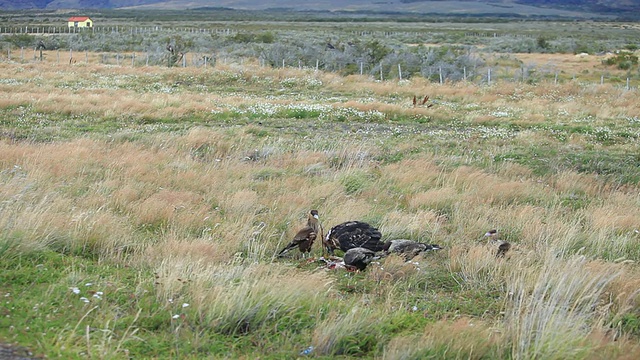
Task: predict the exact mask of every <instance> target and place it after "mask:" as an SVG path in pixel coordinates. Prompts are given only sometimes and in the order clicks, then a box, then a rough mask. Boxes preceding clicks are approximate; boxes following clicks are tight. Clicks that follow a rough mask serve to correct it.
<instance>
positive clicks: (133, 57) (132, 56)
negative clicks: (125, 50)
mask: <svg viewBox="0 0 640 360" xmlns="http://www.w3.org/2000/svg"><path fill="white" fill-rule="evenodd" d="M135 60H136V53H133V54H131V67H135V66H136V63H135Z"/></svg>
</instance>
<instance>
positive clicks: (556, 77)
mask: <svg viewBox="0 0 640 360" xmlns="http://www.w3.org/2000/svg"><path fill="white" fill-rule="evenodd" d="M553 84H554V85H558V72H556V76H555V77H554V79H553Z"/></svg>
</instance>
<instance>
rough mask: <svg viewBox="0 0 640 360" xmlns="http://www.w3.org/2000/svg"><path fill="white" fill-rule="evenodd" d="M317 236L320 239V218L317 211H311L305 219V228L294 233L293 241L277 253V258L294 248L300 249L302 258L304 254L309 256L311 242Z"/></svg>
mask: <svg viewBox="0 0 640 360" xmlns="http://www.w3.org/2000/svg"><path fill="white" fill-rule="evenodd" d="M318 236H320V237H322V225H321V224H320V217H319V216H318V210H311V211H310V212H309V218H308V219H307V226H305V227H303V228H302V229H300V230H299V231H298V232H297V233H296V235H295V236H294V237H293V240H291V242H290V243H289V244H288V245H287V246H285V248H284V249H282V250H281V251H280V252H279V253H278V256H279V257H280V256H283V255H284V254H286V253H287V252H289V250H291V249H293V248H295V247H298V248H299V249H300V252H301V253H302V254H303V256H304V255H305V254H310V253H311V247H312V246H313V242H314V241H315V240H316V238H317V237H318Z"/></svg>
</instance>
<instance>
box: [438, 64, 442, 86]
mask: <svg viewBox="0 0 640 360" xmlns="http://www.w3.org/2000/svg"><path fill="white" fill-rule="evenodd" d="M438 76H440V85H442V66H438Z"/></svg>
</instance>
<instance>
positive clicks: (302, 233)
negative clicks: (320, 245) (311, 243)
mask: <svg viewBox="0 0 640 360" xmlns="http://www.w3.org/2000/svg"><path fill="white" fill-rule="evenodd" d="M317 236H318V234H316V232H315V230H314V229H313V228H312V227H311V226H305V227H303V228H302V229H300V230H299V231H298V232H297V233H296V235H295V236H294V237H293V241H292V243H296V244H299V243H301V242H303V241H308V240H315V239H316V237H317Z"/></svg>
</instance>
